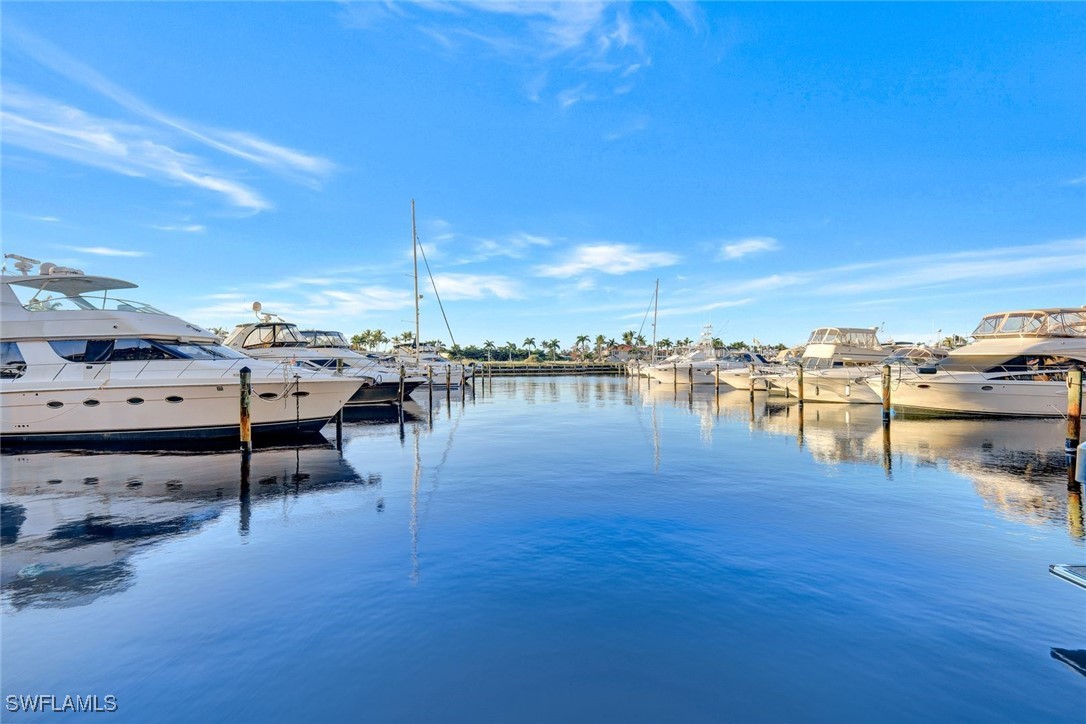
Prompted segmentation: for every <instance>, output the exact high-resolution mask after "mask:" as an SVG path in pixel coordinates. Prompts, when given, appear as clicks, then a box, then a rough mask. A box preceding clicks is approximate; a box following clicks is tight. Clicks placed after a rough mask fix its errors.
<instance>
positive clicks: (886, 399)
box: [882, 365, 891, 425]
mask: <svg viewBox="0 0 1086 724" xmlns="http://www.w3.org/2000/svg"><path fill="white" fill-rule="evenodd" d="M890 372H891V370H890V365H883V366H882V424H883V425H889V424H890V410H891V407H890Z"/></svg>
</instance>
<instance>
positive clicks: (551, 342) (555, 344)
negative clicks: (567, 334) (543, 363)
mask: <svg viewBox="0 0 1086 724" xmlns="http://www.w3.org/2000/svg"><path fill="white" fill-rule="evenodd" d="M543 346H544V347H546V348H547V349H549V350H550V351H551V362H554V357H555V352H557V350H558V348H559V347H561V346H562V343H561V342H559V341H558V340H557V339H548V340H547V341H545V342H544V343H543Z"/></svg>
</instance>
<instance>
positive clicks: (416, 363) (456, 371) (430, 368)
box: [392, 199, 474, 388]
mask: <svg viewBox="0 0 1086 724" xmlns="http://www.w3.org/2000/svg"><path fill="white" fill-rule="evenodd" d="M420 250H422V245H421V244H420V243H419V235H418V231H417V228H416V226H415V200H414V199H411V256H412V260H413V262H414V279H415V338H414V340H412V342H411V343H410V344H401V345H398V346H397V347H394V348H393V350H392V353H393V355H394V356H395V357H396V360H397V361H398V362H399V363H400V364H403V365H405V366H408V367H409V369H408V372H409V374H411V375H421V376H423V377H426V378H427V379H429V378H430V377H431V376H432V377H433V380H434V387H446V386H448V387H453V388H456V387H459V386H460V385H461V384H462V383H463V384H467V383H468V382H470V378H471V376H472V374H473V373H474V367H473V366H472V365H467V366H465V365H462V364H460V363H458V362H453V361H451V360H449V359H446V358H445V357H443V356H442V355H441V351H440V350H439V349H437V348H435V347H433V346H432V345H424V344H423V343H422V337H421V336H420V331H421V327H420V322H419V317H420V315H419V300H420V299H422V295H421V294H419V251H420ZM422 259H423V262H424V263H425V262H426V252H425V250H423V251H422ZM426 271H427V274H429V271H430V267H429V264H427V266H426ZM430 283H431V285H433V288H434V296H435V297H436V298H437V303H438V306H441V297H440V296H438V293H437V286H436V285H434V278H433V276H430ZM441 313H442V316H444V314H445V308H444V307H441ZM445 324H446V328H447V325H448V319H446V320H445ZM449 337H450V338H452V330H451V329H449ZM455 343H456V340H455V339H454V340H453V344H455Z"/></svg>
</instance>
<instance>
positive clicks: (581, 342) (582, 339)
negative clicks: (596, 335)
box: [576, 334, 589, 357]
mask: <svg viewBox="0 0 1086 724" xmlns="http://www.w3.org/2000/svg"><path fill="white" fill-rule="evenodd" d="M588 339H589V338H588V335H587V334H579V335H577V344H576V347H577V349H579V350H581V356H582V357H583V356H584V348H585V345H586V344H588Z"/></svg>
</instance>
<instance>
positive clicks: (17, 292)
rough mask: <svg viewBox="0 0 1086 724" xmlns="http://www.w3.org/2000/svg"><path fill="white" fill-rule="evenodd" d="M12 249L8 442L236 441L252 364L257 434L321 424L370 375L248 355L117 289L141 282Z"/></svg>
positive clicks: (5, 323)
mask: <svg viewBox="0 0 1086 724" xmlns="http://www.w3.org/2000/svg"><path fill="white" fill-rule="evenodd" d="M5 258H8V259H14V260H15V269H16V270H17V271H18V272H20V274H12V275H8V274H7V272H6V271H5V273H4V275H3V276H2V277H0V281H2V284H0V287H2V290H0V291H2V295H3V296H2V300H0V301H2V307H0V311H2V315H0V319H2V324H0V351H2V355H0V357H2V360H0V412H2V413H3V414H2V415H0V434H2V436H3V441H4V444H5V445H12V444H14V445H32V444H45V445H56V444H87V443H110V442H117V443H127V442H147V441H169V440H173V441H177V442H181V443H187V442H189V441H196V440H198V439H199V440H206V439H214V438H219V439H229V438H231V437H233V438H235V439H237V437H238V435H239V431H240V413H239V397H240V391H239V382H240V380H239V375H240V372H241V369H242V368H243V367H248V368H249V369H250V370H251V372H252V393H253V394H252V397H251V399H252V411H251V417H250V419H251V424H252V431H253V439H254V440H259V439H260V438H262V437H266V436H270V435H272V434H276V433H279V434H295V433H312V432H315V431H317V430H319V429H320V428H321V427H323V426H324V425H325V423H327V422H328V420H329V419H331V418H332V416H334V415H335V414H336V413H337V412H338V411H339V410H340V408H342V406H343V404H344V403H345V402H346V401H347V400H348V399H349V398H350V397H351V395H353V394H354V392H355V390H357V389H358V387H359V385H360V384H361V380H358V379H349V378H348V379H345V378H343V377H336V376H334V375H331V374H329V373H327V372H324V371H316V370H306V369H300V368H294V367H291V366H289V365H284V364H276V363H271V362H260V361H256V360H253V359H250V358H248V357H245V356H244V355H240V354H238V353H236V352H234V351H232V350H230V349H227V348H226V347H223V346H222V345H221V344H220V343H219V340H218V338H217V337H216V336H215V334H213V333H212V332H209V331H208V330H206V329H202V328H200V327H197V326H196V325H194V324H189V323H188V322H186V321H184V320H183V319H179V318H178V317H175V316H172V315H169V314H166V313H165V312H162V311H159V310H158V309H155V308H154V307H151V306H150V305H147V304H143V303H140V302H135V301H129V300H127V299H119V298H116V297H114V296H113V292H115V291H117V290H128V289H134V288H135V287H136V285H135V284H133V283H131V282H128V281H124V280H121V279H114V278H110V277H102V276H90V275H86V274H84V273H83V272H82V271H79V270H78V269H68V268H64V267H58V266H57V265H55V264H50V263H45V264H41V263H40V262H38V261H37V260H35V259H27V258H26V257H20V256H17V255H14V254H6V255H5ZM39 265H40V266H39ZM35 266H39V268H38V270H37V273H36V274H31V273H30V272H31V271H32V270H33V269H34V267H35Z"/></svg>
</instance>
